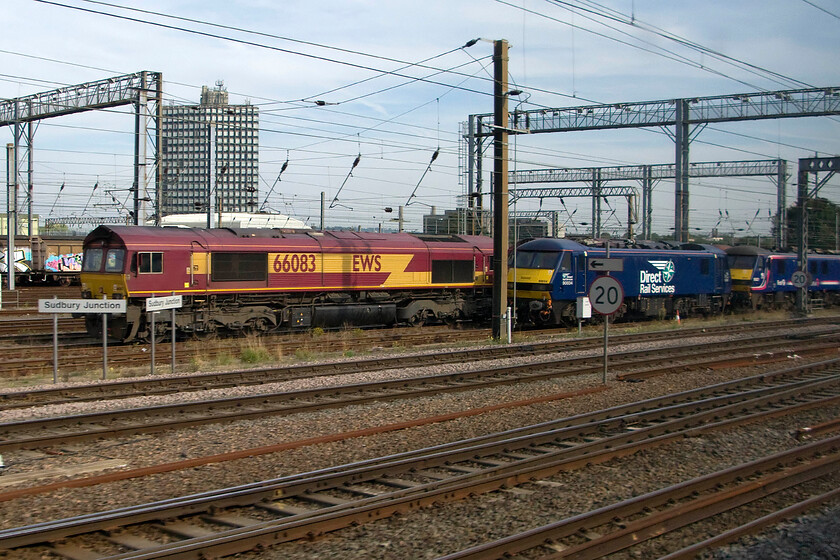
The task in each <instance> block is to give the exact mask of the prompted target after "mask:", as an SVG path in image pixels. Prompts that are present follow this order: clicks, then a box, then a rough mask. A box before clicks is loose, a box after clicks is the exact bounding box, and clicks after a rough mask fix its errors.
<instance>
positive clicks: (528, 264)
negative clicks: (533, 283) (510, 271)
mask: <svg viewBox="0 0 840 560" xmlns="http://www.w3.org/2000/svg"><path fill="white" fill-rule="evenodd" d="M561 257H562V259H563V260H562V263H561V265H562V266H561V270H571V269H572V267H571V262H572V257H571V253H568V252H563V253H558V252H556V251H517V252H516V262H515V264H513V265H512V266H513V267H515V268H538V269H543V270H554V268H555V267H556V266H557V261H558V260H559V259H560V258H561ZM511 261H513V257H511Z"/></svg>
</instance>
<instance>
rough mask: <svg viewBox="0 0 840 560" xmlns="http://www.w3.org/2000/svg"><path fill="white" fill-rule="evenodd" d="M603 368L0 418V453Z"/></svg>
mask: <svg viewBox="0 0 840 560" xmlns="http://www.w3.org/2000/svg"><path fill="white" fill-rule="evenodd" d="M838 342H840V334H838V333H833V334H828V335H826V336H824V337H809V339H808V340H798V339H795V338H793V339H792V338H790V337H788V336H787V335H772V336H756V337H753V338H750V339H741V340H737V341H733V342H729V343H721V342H714V343H709V344H704V345H693V346H692V347H690V348H686V347H671V348H659V349H657V350H655V351H652V350H643V351H638V352H624V353H620V354H615V355H613V356H612V357H611V358H610V361H611V363H612V368H613V371H615V370H624V371H625V372H627V373H626V374H627V375H628V376H629V375H632V374H638V375H647V374H649V373H650V370H651V369H652V370H655V371H656V372H657V373H660V374H662V373H666V372H671V371H684V370H686V369H690V368H692V367H709V366H710V365H717V364H721V363H726V362H729V361H732V360H743V359H747V358H749V357H751V356H755V355H756V354H762V353H763V354H765V355H766V354H768V353H771V352H772V353H776V354H775V355H776V359H787V356H789V355H790V353H791V352H796V353H797V354H800V355H801V354H805V353H812V354H816V355H824V354H826V353H828V354H834V355H836V353H837V348H838ZM426 363H428V359H427V360H426ZM401 367H406V366H405V365H403V366H401ZM601 370H602V363H601V359H600V357H597V356H596V357H584V358H576V359H567V358H564V357H559V358H558V357H554V358H551V359H547V360H544V361H542V362H530V363H527V364H519V365H510V366H501V367H493V368H487V369H476V370H472V371H466V372H457V373H450V374H440V375H433V376H420V377H411V378H402V379H396V380H388V381H377V382H368V383H359V384H350V385H340V386H330V387H320V388H318V389H309V390H298V391H290V392H287V391H281V392H273V393H260V394H257V395H253V396H246V397H236V398H220V399H207V400H197V401H192V402H178V403H175V404H169V405H157V406H147V407H141V408H133V409H123V410H114V411H105V412H94V413H88V414H78V415H73V416H62V417H45V418H33V419H30V420H24V421H16V422H5V423H2V424H0V453H5V452H8V451H13V450H16V449H38V448H44V447H49V446H54V445H60V444H70V443H77V442H82V441H89V440H93V439H103V438H114V437H122V436H127V435H131V434H148V433H157V432H161V431H164V430H169V429H175V428H184V427H191V426H198V425H205V424H211V423H219V422H227V421H234V420H243V419H249V418H259V417H264V416H267V415H289V414H296V413H300V412H305V411H316V410H323V409H329V408H338V407H344V406H349V405H358V404H363V403H369V402H375V401H387V400H397V399H407V398H412V399H416V398H419V397H423V396H429V395H437V394H441V393H446V392H459V391H466V390H476V389H482V388H488V387H494V386H499V385H510V384H518V383H527V382H533V381H539V380H545V379H552V378H558V377H570V376H580V375H587V374H590V375H591V374H597V373H598V372H600V371H601Z"/></svg>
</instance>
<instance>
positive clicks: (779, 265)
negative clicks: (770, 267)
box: [776, 260, 785, 274]
mask: <svg viewBox="0 0 840 560" xmlns="http://www.w3.org/2000/svg"><path fill="white" fill-rule="evenodd" d="M784 273H785V261H782V260H778V261H776V274H784Z"/></svg>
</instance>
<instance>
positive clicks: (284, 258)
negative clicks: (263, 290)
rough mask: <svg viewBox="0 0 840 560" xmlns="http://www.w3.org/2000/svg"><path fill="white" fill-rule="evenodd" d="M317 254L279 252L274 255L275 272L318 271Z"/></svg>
mask: <svg viewBox="0 0 840 560" xmlns="http://www.w3.org/2000/svg"><path fill="white" fill-rule="evenodd" d="M316 263H317V261H316V260H315V255H314V254H312V253H309V254H300V253H277V254H276V255H275V256H274V265H273V266H274V272H316V269H317V265H316Z"/></svg>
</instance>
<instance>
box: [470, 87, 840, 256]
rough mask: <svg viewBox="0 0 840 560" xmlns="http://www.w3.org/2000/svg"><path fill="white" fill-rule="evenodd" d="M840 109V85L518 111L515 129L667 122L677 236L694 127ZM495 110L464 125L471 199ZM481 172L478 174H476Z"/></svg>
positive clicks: (682, 226) (684, 229)
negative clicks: (672, 143) (672, 154)
mask: <svg viewBox="0 0 840 560" xmlns="http://www.w3.org/2000/svg"><path fill="white" fill-rule="evenodd" d="M837 114H840V86H838V87H823V88H809V89H799V90H784V91H771V92H755V93H745V94H735V95H722V96H711V97H695V98H686V99H670V100H661V101H642V102H631V103H610V104H602V105H583V106H578V107H563V108H553V109H536V110H530V111H514V112H513V113H510V114H509V122H510V131H509V132H510V133H511V134H516V133H518V131H520V130H526V131H528V132H529V133H531V134H536V133H545V132H571V131H580V130H605V129H617V128H640V127H665V128H666V131H668V132H669V134H670V135H672V137H673V138H674V140H675V144H676V149H675V162H674V188H675V211H674V215H675V220H674V226H675V232H676V237H677V240H679V241H685V240H687V239H688V177H689V165H688V153H689V149H688V147H689V142H690V139H691V126H693V125H706V124H709V123H715V122H734V121H748V120H760V119H777V118H792V117H817V116H826V115H837ZM492 117H493V115H490V114H483V115H470V117H469V122H468V123H467V124H466V125H465V126H464V135H463V136H464V139H465V142H466V143H467V150H466V151H465V154H466V155H467V159H468V162H469V163H468V165H469V169H468V172H467V175H468V180H469V186H468V188H469V194H470V200H472V199H476V198H478V199H480V196H481V188H480V187H481V178H480V174H481V162H480V160H481V157H480V155H481V153H482V147H481V143H482V140H483V139H484V138H485V137H488V136H492V135H493V126H492V125H491V124H490V123H492V122H493V121H492ZM476 172H477V173H476Z"/></svg>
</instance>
